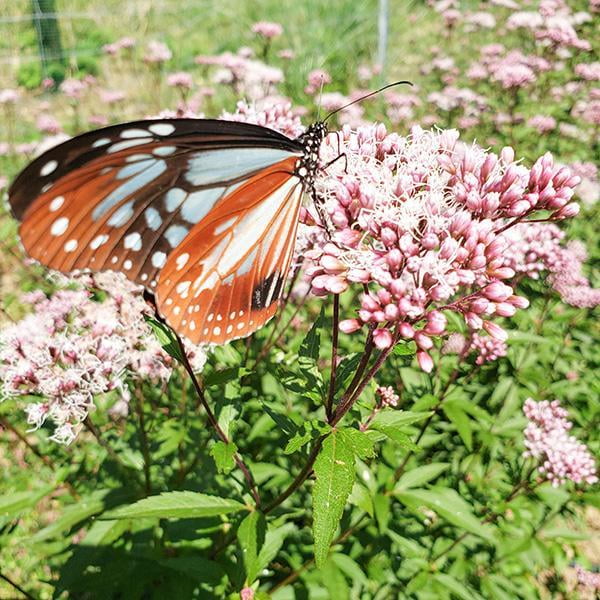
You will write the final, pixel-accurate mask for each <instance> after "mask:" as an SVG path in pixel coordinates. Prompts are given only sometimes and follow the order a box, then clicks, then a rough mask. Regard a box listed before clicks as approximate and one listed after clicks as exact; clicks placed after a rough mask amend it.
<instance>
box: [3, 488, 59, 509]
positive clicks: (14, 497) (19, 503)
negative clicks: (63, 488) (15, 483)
mask: <svg viewBox="0 0 600 600" xmlns="http://www.w3.org/2000/svg"><path fill="white" fill-rule="evenodd" d="M55 487H56V486H54V485H47V486H44V487H43V488H40V489H39V490H33V491H28V492H12V493H8V494H4V495H3V496H0V517H8V516H10V515H12V514H15V513H19V512H21V511H22V510H23V509H25V508H31V507H32V506H34V505H35V504H37V502H38V501H39V500H41V499H42V498H43V497H44V496H46V495H47V494H49V493H50V492H51V491H52V490H53V489H54V488H55Z"/></svg>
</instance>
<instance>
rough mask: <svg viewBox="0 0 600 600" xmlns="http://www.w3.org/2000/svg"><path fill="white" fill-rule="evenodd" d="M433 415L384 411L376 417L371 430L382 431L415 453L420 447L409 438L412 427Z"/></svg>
mask: <svg viewBox="0 0 600 600" xmlns="http://www.w3.org/2000/svg"><path fill="white" fill-rule="evenodd" d="M431 414H432V413H431V412H410V411H406V410H395V409H393V408H390V409H384V410H382V411H379V412H378V413H377V414H376V415H375V418H374V419H373V421H372V422H371V429H374V430H376V431H380V432H381V433H383V434H384V435H386V436H387V437H389V438H390V439H391V440H392V441H393V442H395V443H396V444H398V445H400V446H402V447H403V448H406V449H407V450H412V451H415V450H418V447H417V446H416V445H415V444H414V443H413V441H412V440H411V438H410V436H409V433H411V432H412V430H411V429H410V425H412V424H413V423H418V422H419V421H422V420H423V419H426V418H427V417H429V416H430V415H431Z"/></svg>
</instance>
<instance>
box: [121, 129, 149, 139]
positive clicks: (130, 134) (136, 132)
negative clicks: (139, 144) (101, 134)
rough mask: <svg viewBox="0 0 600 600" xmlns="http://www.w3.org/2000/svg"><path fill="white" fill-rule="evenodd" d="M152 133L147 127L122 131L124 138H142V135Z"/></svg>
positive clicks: (146, 135) (147, 135)
mask: <svg viewBox="0 0 600 600" xmlns="http://www.w3.org/2000/svg"><path fill="white" fill-rule="evenodd" d="M151 136H152V134H151V133H150V132H149V131H146V130H145V129H125V130H123V131H121V137H122V138H127V139H129V138H140V137H151Z"/></svg>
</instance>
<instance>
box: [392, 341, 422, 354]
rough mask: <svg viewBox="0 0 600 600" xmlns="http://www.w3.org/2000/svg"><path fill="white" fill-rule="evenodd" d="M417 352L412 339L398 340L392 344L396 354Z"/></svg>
mask: <svg viewBox="0 0 600 600" xmlns="http://www.w3.org/2000/svg"><path fill="white" fill-rule="evenodd" d="M416 353H417V345H416V344H415V343H414V342H413V341H412V340H410V341H407V342H400V343H398V344H396V345H395V346H394V354H395V355H396V356H413V354H416Z"/></svg>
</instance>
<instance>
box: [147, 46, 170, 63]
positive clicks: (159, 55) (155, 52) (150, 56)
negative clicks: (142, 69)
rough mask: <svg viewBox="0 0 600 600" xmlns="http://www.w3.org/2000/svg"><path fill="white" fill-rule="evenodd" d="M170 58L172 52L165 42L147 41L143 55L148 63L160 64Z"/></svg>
mask: <svg viewBox="0 0 600 600" xmlns="http://www.w3.org/2000/svg"><path fill="white" fill-rule="evenodd" d="M171 58H173V53H172V52H171V50H170V49H169V47H168V46H167V45H166V44H164V43H163V42H157V41H155V40H152V41H151V42H148V47H147V49H146V54H145V55H144V61H146V62H147V63H149V64H157V65H160V64H162V63H165V62H167V61H168V60H171Z"/></svg>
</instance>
